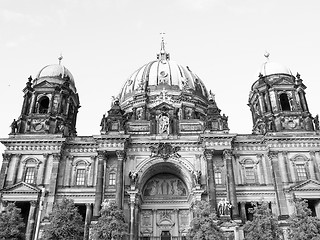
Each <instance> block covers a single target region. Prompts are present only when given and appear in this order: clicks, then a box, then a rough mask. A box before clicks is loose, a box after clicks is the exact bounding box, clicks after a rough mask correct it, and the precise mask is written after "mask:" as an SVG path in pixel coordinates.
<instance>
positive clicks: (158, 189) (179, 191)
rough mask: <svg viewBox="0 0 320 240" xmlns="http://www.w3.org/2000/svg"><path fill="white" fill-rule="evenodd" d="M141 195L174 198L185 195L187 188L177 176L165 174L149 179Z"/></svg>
mask: <svg viewBox="0 0 320 240" xmlns="http://www.w3.org/2000/svg"><path fill="white" fill-rule="evenodd" d="M143 195H144V196H146V197H162V198H175V197H180V196H187V188H186V186H185V185H184V183H183V182H182V181H181V180H180V179H179V178H177V177H175V176H174V175H171V174H165V175H161V176H156V177H154V178H152V179H151V180H149V181H148V183H147V184H146V187H145V189H144V194H143Z"/></svg>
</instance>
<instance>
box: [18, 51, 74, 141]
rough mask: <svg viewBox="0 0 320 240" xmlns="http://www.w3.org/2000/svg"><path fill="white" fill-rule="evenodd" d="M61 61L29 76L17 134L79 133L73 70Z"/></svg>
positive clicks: (66, 134) (65, 134)
mask: <svg viewBox="0 0 320 240" xmlns="http://www.w3.org/2000/svg"><path fill="white" fill-rule="evenodd" d="M61 60H62V57H60V58H59V64H53V65H47V66H45V67H44V68H42V69H41V70H40V71H39V73H38V74H37V77H36V78H35V79H34V80H32V78H31V76H30V78H29V79H28V82H27V86H26V87H25V88H24V90H23V91H24V93H25V96H24V102H23V106H22V111H21V115H20V117H19V119H18V120H17V122H16V126H17V127H16V128H17V129H16V130H14V133H22V134H29V133H36V134H48V133H51V134H55V133H61V134H63V135H64V136H70V135H75V134H76V128H75V125H76V117H77V113H78V108H79V107H80V104H79V96H78V94H77V92H76V87H75V83H74V79H73V76H72V74H71V73H70V71H69V70H68V69H67V68H66V67H64V66H63V65H61Z"/></svg>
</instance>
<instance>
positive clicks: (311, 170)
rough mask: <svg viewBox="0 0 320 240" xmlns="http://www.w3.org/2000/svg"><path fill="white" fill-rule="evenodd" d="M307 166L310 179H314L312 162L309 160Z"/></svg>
mask: <svg viewBox="0 0 320 240" xmlns="http://www.w3.org/2000/svg"><path fill="white" fill-rule="evenodd" d="M307 164H308V165H309V172H310V178H311V179H316V175H315V171H314V162H313V161H312V159H310V160H309V161H308V162H307Z"/></svg>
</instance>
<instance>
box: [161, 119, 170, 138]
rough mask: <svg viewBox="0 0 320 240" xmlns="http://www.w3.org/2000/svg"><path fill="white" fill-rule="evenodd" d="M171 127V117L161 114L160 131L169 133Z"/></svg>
mask: <svg viewBox="0 0 320 240" xmlns="http://www.w3.org/2000/svg"><path fill="white" fill-rule="evenodd" d="M169 127H170V119H169V117H168V116H166V115H161V116H160V117H159V133H160V134H161V133H166V134H169Z"/></svg>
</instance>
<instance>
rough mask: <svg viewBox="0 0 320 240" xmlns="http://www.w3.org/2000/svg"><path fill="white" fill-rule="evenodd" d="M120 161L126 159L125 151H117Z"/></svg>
mask: <svg viewBox="0 0 320 240" xmlns="http://www.w3.org/2000/svg"><path fill="white" fill-rule="evenodd" d="M116 154H117V157H118V160H120V161H122V160H123V158H124V151H116Z"/></svg>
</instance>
